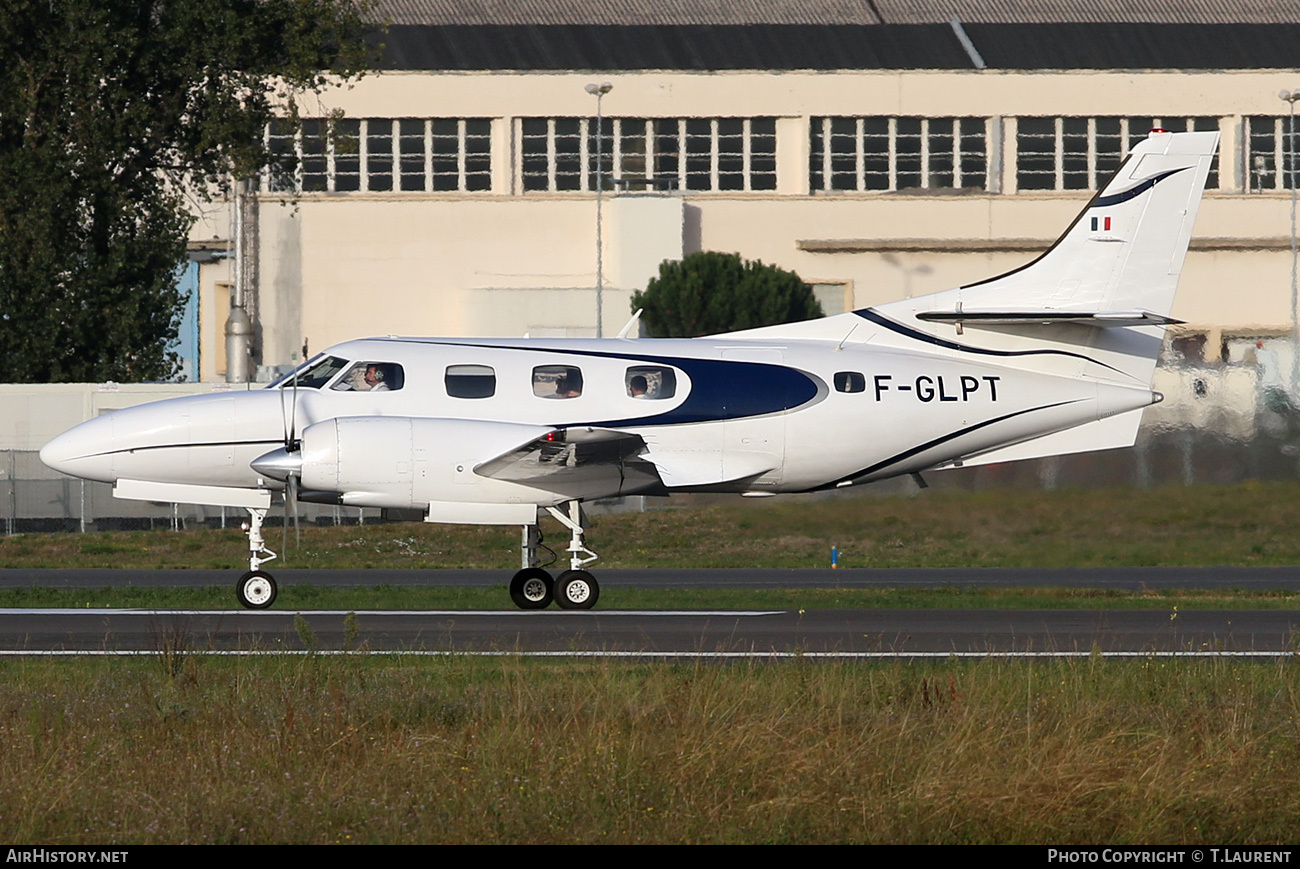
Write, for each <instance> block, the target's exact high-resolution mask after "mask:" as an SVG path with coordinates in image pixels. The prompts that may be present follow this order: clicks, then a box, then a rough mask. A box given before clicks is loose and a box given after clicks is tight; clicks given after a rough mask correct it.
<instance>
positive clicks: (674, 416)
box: [427, 341, 827, 428]
mask: <svg viewBox="0 0 1300 869" xmlns="http://www.w3.org/2000/svg"><path fill="white" fill-rule="evenodd" d="M427 343H429V344H437V345H439V346H444V347H448V346H452V347H477V348H482V349H491V350H515V351H518V352H522V353H555V354H558V355H566V356H592V357H596V358H603V359H618V360H623V361H626V362H632V363H637V362H641V363H646V362H649V363H653V364H658V365H665V366H668V367H671V368H676V369H677V370H679V371H684V372H686V376H687V377H689V378H690V381H691V391H690V393H689V394H688V395H687V396H686V400H685V401H684V402H682V403H681V404H679V405H678V406H677V407H675V408H672V409H671V410H668V411H665V412H663V413H653V414H646V415H643V416H637V417H627V418H624V419H607V420H599V421H594V420H585V421H577V420H574V421H570V422H565V423H555V424H554V425H555V426H556V427H557V428H562V427H569V426H576V425H590V426H601V427H602V428H613V427H616V426H634V425H640V426H646V425H678V424H681V423H692V422H721V421H723V420H729V419H741V418H744V417H749V416H763V415H764V414H769V413H780V412H781V411H785V410H791V409H792V408H796V407H799V406H801V405H804V404H807V403H809V402H811V401H813V400H814V399H816V398H817V396H818V394H819V393H823V392H825V391H827V388H826V384H825V383H824V382H823V381H822V380H821V379H820V378H818V377H816V376H814V375H812V374H809V373H807V372H805V371H801V370H799V369H797V368H790V367H788V366H785V365H775V364H772V363H769V362H748V361H743V360H736V359H697V358H694V357H678V356H655V355H650V354H641V353H601V352H599V351H595V350H572V349H568V348H564V347H512V346H510V345H501V344H476V343H471V342H468V341H429V342H427ZM646 403H647V404H650V405H654V404H658V403H659V402H657V401H647V402H646Z"/></svg>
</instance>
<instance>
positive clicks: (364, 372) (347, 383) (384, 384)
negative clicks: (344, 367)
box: [331, 361, 405, 392]
mask: <svg viewBox="0 0 1300 869" xmlns="http://www.w3.org/2000/svg"><path fill="white" fill-rule="evenodd" d="M404 385H405V375H404V373H403V371H402V366H400V365H398V364H397V363H395V362H371V361H365V362H358V363H356V364H355V365H353V366H352V367H351V368H349V369H348V373H347V374H345V375H343V376H342V377H341V378H339V380H338V382H337V383H335V384H334V385H333V386H332V387H331V389H336V390H338V391H340V392H396V391H397V390H399V389H401V388H402V387H403V386H404Z"/></svg>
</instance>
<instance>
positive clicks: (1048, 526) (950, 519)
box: [0, 482, 1300, 571]
mask: <svg viewBox="0 0 1300 869" xmlns="http://www.w3.org/2000/svg"><path fill="white" fill-rule="evenodd" d="M544 527H545V528H546V533H547V537H548V542H549V543H550V545H551V546H552V547H553V548H555V549H557V550H560V551H562V550H563V549H564V545H565V542H567V533H562V531H561V529H560V527H559V526H558V525H556V524H554V523H550V524H547V525H545V526H544ZM1297 528H1300V482H1288V483H1260V482H1250V483H1242V484H1238V485H1234V486H1192V487H1177V488H1161V489H1151V490H1147V491H1138V490H1132V489H1082V490H1062V491H1056V492H1041V491H1019V490H1017V491H985V492H957V491H943V492H937V491H933V490H929V491H925V492H922V493H921V494H919V495H917V496H915V497H901V496H900V497H879V498H877V497H855V498H832V499H813V498H806V497H792V498H789V499H771V500H765V501H758V502H754V501H746V500H742V499H739V498H737V499H735V500H731V501H727V502H725V503H724V504H721V505H717V506H709V507H703V508H693V509H674V510H654V511H650V512H646V513H622V514H616V515H610V516H601V517H597V518H596V519H595V521H594V523H593V526H592V528H591V530H590V533H589V535H588V542H589V544H590V545H591V547H592V548H593V549H595V550H596V551H597V552H599V553H600V555H601V561H600V563H599V566H601V567H828V566H829V565H830V549H831V547H832V546H834V547H838V548H839V550H840V565H841V566H842V567H1089V566H1106V565H1289V564H1300V533H1297V530H1296V529H1297ZM518 535H519V530H518V529H517V528H513V527H505V528H499V527H498V528H491V527H488V528H480V527H473V526H451V525H424V524H420V523H402V524H387V525H383V524H368V525H364V526H355V525H354V526H340V527H304V528H303V529H302V545H301V547H298V548H291V549H290V551H289V552H288V553H286V556H285V558H284V559H283V560H281V561H279V562H277V563H276V565H275V567H276V568H284V567H312V568H351V569H356V568H371V567H388V568H401V567H412V568H440V567H498V568H501V569H502V570H507V571H508V570H510V569H513V568H514V567H515V566H517V564H518V561H519V556H518V541H519V537H518ZM291 536H292V535H291ZM267 537H268V540H269V542H270V545H271V546H272V548H275V549H278V548H279V543H280V541H279V534H278V529H269V530H268V534H267ZM291 547H292V542H291ZM246 559H247V544H246V541H245V539H244V537H243V535H242V534H241V533H240V532H239V531H238V530H237V529H236V528H230V529H227V530H224V531H213V530H206V529H203V530H190V531H183V532H170V531H151V532H106V533H98V534H84V535H83V534H22V535H14V536H10V537H0V567H119V568H131V567H144V568H167V567H191V568H226V569H231V570H234V569H238V568H239V567H240V566H241V565H243V564H245V563H246Z"/></svg>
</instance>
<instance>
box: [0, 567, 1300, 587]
mask: <svg viewBox="0 0 1300 869" xmlns="http://www.w3.org/2000/svg"><path fill="white" fill-rule="evenodd" d="M268 569H269V570H271V572H272V573H273V574H274V575H275V578H276V581H277V582H278V583H279V584H280V585H281V587H285V586H292V585H320V586H326V587H332V588H343V587H349V586H352V587H356V586H363V587H367V586H376V585H396V586H411V585H432V586H467V587H474V588H490V587H493V586H504V585H505V584H506V582H508V581H509V579H510V573H511V571H510V570H501V569H498V570H290V569H276V568H275V565H270V566H269V567H268ZM239 573H240V571H238V570H81V569H78V570H57V569H13V568H8V569H3V570H0V588H12V587H22V586H33V585H37V586H46V587H51V588H105V587H110V586H113V587H116V586H123V585H139V586H181V587H203V586H209V585H219V586H226V585H229V586H231V587H232V588H233V587H234V584H235V579H236V578H237V577H238V576H239ZM595 573H596V578H597V579H599V580H600V583H601V586H602V587H603V588H617V587H619V586H623V587H635V588H701V587H709V586H712V587H718V588H799V587H806V588H834V587H837V586H839V587H844V588H871V587H875V588H945V587H953V588H967V587H969V588H978V587H986V586H1004V587H1015V586H1058V587H1066V588H1110V589H1127V590H1133V591H1138V590H1141V589H1143V588H1153V589H1158V588H1241V589H1252V590H1266V589H1267V590H1289V591H1300V567H1072V568H1035V567H1016V568H958V567H954V568H895V569H868V568H852V569H844V570H830V569H811V570H809V569H777V570H773V569H759V568H735V569H684V570H672V569H662V568H644V569H626V570H623V569H619V570H603V569H600V568H596V570H595Z"/></svg>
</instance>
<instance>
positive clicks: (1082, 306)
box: [858, 132, 1219, 383]
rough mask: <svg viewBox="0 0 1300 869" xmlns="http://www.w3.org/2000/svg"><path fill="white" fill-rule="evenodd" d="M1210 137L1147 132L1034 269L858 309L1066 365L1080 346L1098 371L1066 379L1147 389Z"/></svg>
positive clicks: (918, 330)
mask: <svg viewBox="0 0 1300 869" xmlns="http://www.w3.org/2000/svg"><path fill="white" fill-rule="evenodd" d="M1218 141H1219V134H1218V133H1214V132H1208V133H1166V132H1153V133H1152V134H1151V135H1150V136H1149V137H1148V138H1147V139H1145V140H1143V141H1142V142H1140V143H1138V144H1137V145H1136V146H1135V147H1134V148H1133V150H1132V151H1131V152H1130V153H1129V155H1128V157H1127V158H1126V159H1125V160H1124V162H1123V164H1122V165H1121V166H1120V167H1119V169H1118V171H1116V173H1115V175H1114V176H1113V177H1112V178H1111V179H1110V181H1109V182H1108V183H1107V184H1106V185H1105V186H1104V187H1103V188H1102V189H1101V190H1100V191H1099V192H1098V193H1097V194H1096V195H1095V196H1094V197H1093V198H1092V200H1091V201H1089V202H1088V204H1087V205H1086V206H1085V207H1084V209H1083V211H1082V212H1080V214H1079V215H1078V216H1077V217H1076V218H1075V219H1074V222H1073V223H1071V224H1070V226H1069V228H1068V229H1066V231H1065V233H1064V234H1063V235H1062V236H1061V237H1060V238H1059V239H1057V241H1056V243H1055V244H1053V245H1052V246H1051V247H1050V248H1049V249H1048V250H1047V251H1046V252H1045V253H1043V255H1042V256H1040V257H1038V258H1037V259H1036V260H1034V261H1033V262H1031V263H1029V264H1027V265H1025V266H1022V267H1020V268H1018V269H1015V270H1013V271H1010V272H1007V273H1006V274H1003V275H999V276H998V277H994V278H989V279H987V280H983V281H978V282H976V283H972V284H967V285H965V286H962V287H958V288H956V289H952V290H946V291H944V292H941V293H935V294H933V295H928V296H919V297H916V298H912V299H905V300H902V301H899V302H891V303H889V304H885V305H880V306H877V307H876V308H872V309H867V310H866V311H861V312H858V313H859V314H860V315H862V316H864V317H867V318H868V319H876V320H879V321H882V322H884V323H891V324H893V323H896V324H899V325H900V326H901V329H902V331H903V332H907V333H911V334H913V335H914V336H918V337H920V336H924V337H925V338H926V339H928V340H930V341H932V342H934V341H935V340H938V341H942V342H944V343H948V342H952V341H958V342H959V343H962V344H967V345H976V346H984V347H996V348H1005V349H1008V350H1012V349H1016V348H1028V347H1030V346H1036V347H1040V348H1043V351H1046V352H1051V349H1050V348H1061V351H1062V352H1064V351H1067V350H1072V351H1074V352H1075V355H1076V357H1077V358H1082V357H1081V356H1078V355H1077V354H1078V352H1079V351H1081V350H1083V349H1085V348H1086V349H1088V350H1089V351H1092V352H1088V353H1087V354H1086V355H1087V357H1088V359H1089V360H1094V361H1096V362H1097V363H1099V365H1100V367H1097V366H1084V367H1082V368H1080V369H1079V370H1078V371H1077V372H1076V373H1080V374H1083V373H1087V374H1091V375H1094V376H1099V377H1107V376H1114V375H1115V374H1120V375H1121V376H1127V377H1128V378H1132V379H1133V380H1136V381H1140V382H1143V383H1149V382H1150V378H1151V374H1152V372H1153V371H1154V368H1155V361H1156V357H1157V355H1158V354H1159V350H1160V344H1161V340H1160V339H1161V337H1162V336H1163V329H1162V327H1161V324H1163V323H1165V322H1168V320H1167V318H1168V315H1169V312H1170V309H1171V308H1172V306H1173V301H1174V292H1175V290H1176V289H1177V288H1178V276H1179V273H1180V272H1181V271H1182V268H1183V259H1184V258H1185V257H1186V255H1187V245H1188V242H1189V241H1190V240H1191V234H1192V225H1193V224H1194V223H1195V221H1196V212H1197V209H1198V208H1199V206H1200V202H1201V194H1202V193H1203V192H1204V190H1205V180H1206V177H1207V175H1208V174H1209V170H1210V163H1211V161H1212V160H1213V158H1214V153H1215V150H1216V148H1217V147H1218ZM967 327H980V328H967ZM963 332H964V335H963V334H962V333H963ZM958 336H962V337H958ZM1040 352H1041V351H1040ZM1107 369H1110V370H1111V372H1112V374H1111V375H1107V374H1106V373H1105V371H1106V370H1107Z"/></svg>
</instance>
